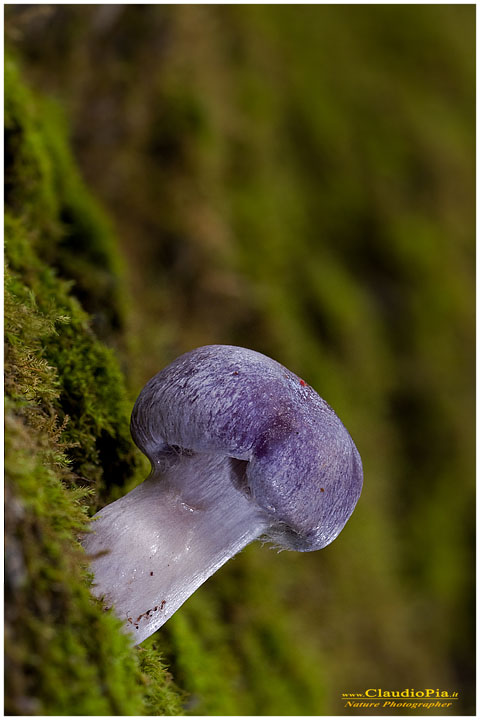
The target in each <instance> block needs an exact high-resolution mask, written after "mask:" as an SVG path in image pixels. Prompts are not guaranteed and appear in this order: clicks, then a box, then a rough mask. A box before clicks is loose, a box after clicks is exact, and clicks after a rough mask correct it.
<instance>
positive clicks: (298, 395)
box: [131, 345, 363, 551]
mask: <svg viewBox="0 0 480 720" xmlns="http://www.w3.org/2000/svg"><path fill="white" fill-rule="evenodd" d="M131 430H132V436H133V439H134V441H135V443H136V444H137V445H138V447H139V448H140V449H141V450H142V452H144V453H145V455H147V457H148V458H149V459H150V461H151V463H152V467H153V468H154V469H155V468H157V467H158V468H160V469H161V470H165V469H167V468H168V467H169V466H171V464H172V463H175V462H177V461H178V457H179V455H182V454H195V453H210V454H214V455H221V456H223V457H228V458H231V462H232V468H233V469H234V473H233V476H234V477H235V478H236V482H237V487H238V488H239V489H241V490H242V491H243V493H244V494H245V495H246V496H248V497H249V498H250V499H251V502H252V503H256V505H257V506H258V507H259V508H260V510H261V512H262V513H264V514H265V517H266V518H268V523H269V527H270V528H271V530H270V531H269V533H268V535H269V536H270V537H271V538H272V539H274V540H275V541H276V542H277V543H278V544H280V545H282V546H284V547H287V548H290V549H294V550H300V551H308V550H318V549H320V548H322V547H325V545H328V543H330V542H332V540H334V539H335V538H336V537H337V535H338V534H339V532H340V531H341V530H342V528H343V527H344V525H345V523H346V522H347V520H348V518H349V517H350V515H351V514H352V512H353V510H354V508H355V505H356V503H357V501H358V499H359V497H360V493H361V490H362V482H363V473H362V462H361V459H360V455H359V453H358V451H357V449H356V447H355V445H354V443H353V440H352V438H351V437H350V435H349V433H348V431H347V430H346V428H345V427H344V425H343V424H342V422H341V421H340V420H339V418H338V417H337V415H336V414H335V413H334V411H333V410H332V408H331V407H330V406H329V405H328V404H327V403H326V402H325V401H324V400H323V399H322V398H321V397H320V396H319V395H318V394H317V393H316V392H315V390H313V388H311V387H310V386H309V385H307V384H306V383H305V382H304V381H303V380H301V379H300V378H299V377H298V376H297V375H295V374H294V373H292V372H290V371H289V370H287V369H286V368H285V367H283V366H282V365H280V363H278V362H276V361H275V360H272V359H271V358H269V357H266V356H265V355H262V354H261V353H258V352H255V351H253V350H247V349H245V348H241V347H233V346H229V345H210V346H205V347H200V348H197V349H196V350H192V351H191V352H188V353H185V354H184V355H181V356H180V357H179V358H177V359H176V360H174V361H173V362H172V363H171V364H170V365H168V366H167V367H166V368H164V369H163V370H161V371H160V372H159V373H157V375H155V376H154V377H153V378H152V379H151V380H150V381H149V382H148V383H147V384H146V385H145V387H144V389H143V390H142V392H141V393H140V396H139V397H138V400H137V402H136V404H135V407H134V409H133V413H132V421H131Z"/></svg>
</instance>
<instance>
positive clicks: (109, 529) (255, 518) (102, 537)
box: [83, 454, 270, 644]
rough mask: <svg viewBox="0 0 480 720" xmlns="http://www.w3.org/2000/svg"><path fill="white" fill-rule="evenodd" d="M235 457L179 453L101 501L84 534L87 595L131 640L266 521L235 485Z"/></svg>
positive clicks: (161, 619)
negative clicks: (90, 575)
mask: <svg viewBox="0 0 480 720" xmlns="http://www.w3.org/2000/svg"><path fill="white" fill-rule="evenodd" d="M238 479H239V475H238V461H235V460H232V458H229V457H220V456H214V455H210V454H195V455H191V456H190V455H188V456H185V455H181V456H179V458H178V459H177V460H176V462H175V464H174V465H173V466H171V467H170V468H169V469H167V470H166V471H165V472H161V471H160V470H156V471H154V472H153V473H152V475H151V476H150V477H149V478H148V479H147V480H146V481H145V482H143V483H142V484H141V485H139V486H138V487H136V488H135V489H134V490H132V491H131V492H129V493H128V494H127V495H125V496H124V497H123V498H120V499H119V500H116V501H115V502H113V503H111V504H110V505H107V506H106V507H105V508H103V510H101V511H100V512H99V513H97V515H95V517H94V518H93V522H92V532H91V533H89V534H88V535H86V536H85V538H84V539H83V546H84V548H85V550H86V552H87V554H88V555H89V556H90V559H91V566H92V570H93V572H94V576H95V579H94V585H93V592H94V594H95V595H97V596H98V597H103V599H104V602H105V605H106V607H110V606H112V605H113V606H114V608H115V611H116V613H117V615H118V616H119V617H120V618H121V619H123V620H124V621H125V624H126V628H127V629H128V630H129V631H131V632H132V633H133V636H134V642H135V644H138V643H140V642H142V640H144V639H145V638H147V637H148V636H149V635H151V634H152V633H153V632H155V630H157V629H158V628H159V627H160V626H161V625H163V623H165V622H166V621H167V620H168V618H169V617H170V616H171V615H173V613H174V612H175V611H176V610H178V608H179V607H180V606H181V605H182V604H183V603H184V602H185V601H186V600H187V599H188V598H189V597H190V595H191V594H192V593H193V592H194V591H195V590H196V589H197V588H198V587H199V586H200V585H201V584H202V583H203V582H205V580H207V578H209V577H210V575H213V573H214V572H215V571H216V570H218V568H220V567H221V566H222V565H223V564H224V563H226V562H227V560H229V559H230V558H231V557H233V556H234V555H235V554H236V553H238V552H239V551H240V550H242V548H244V547H245V546H246V545H248V543H250V542H251V541H252V540H255V539H256V538H258V537H259V536H260V535H262V534H263V533H264V532H265V531H266V530H267V529H268V527H269V524H270V523H269V522H268V520H267V519H266V517H265V515H264V514H263V513H262V511H261V510H259V508H258V507H257V506H256V505H255V503H253V502H252V501H251V500H250V499H249V498H248V497H247V496H246V495H245V493H244V492H242V491H241V489H238Z"/></svg>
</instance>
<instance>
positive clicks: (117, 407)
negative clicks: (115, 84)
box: [5, 60, 181, 715]
mask: <svg viewBox="0 0 480 720" xmlns="http://www.w3.org/2000/svg"><path fill="white" fill-rule="evenodd" d="M6 71H7V81H6V99H7V102H6V108H7V111H6V124H7V140H6V152H7V155H8V195H7V203H6V207H7V214H6V220H5V241H6V253H5V255H6V261H7V267H6V270H5V341H6V342H5V389H6V413H5V417H6V446H5V449H6V457H5V474H6V570H5V581H6V591H5V600H6V610H5V619H6V629H5V652H6V664H5V667H6V679H5V691H6V692H5V700H6V703H5V709H6V712H7V713H8V714H21V715H23V714H27V715H29V714H40V715H45V714H47V715H70V714H72V713H73V712H74V713H75V714H80V715H110V714H114V715H136V714H143V713H145V714H149V713H150V714H157V715H158V714H176V713H179V712H180V709H181V696H180V694H179V693H178V692H177V691H176V690H175V688H174V686H173V684H172V682H171V679H170V676H169V675H168V674H167V672H166V671H165V668H164V665H163V664H162V662H161V654H160V652H159V651H154V650H150V651H149V652H148V653H147V652H146V651H145V652H137V651H136V650H134V649H133V648H132V647H131V645H130V641H129V639H128V638H127V636H125V635H124V634H123V633H122V631H121V625H122V624H121V622H120V621H119V620H118V619H116V618H115V617H114V616H113V615H112V614H111V613H108V612H104V611H103V608H102V607H101V605H100V603H98V602H96V601H95V600H94V599H93V598H92V596H91V594H90V591H89V582H90V575H89V571H88V563H87V559H86V557H85V554H84V552H83V550H82V548H81V546H80V544H79V537H80V533H81V532H82V531H85V530H86V527H87V525H86V523H87V519H88V514H89V512H88V508H89V506H91V505H93V506H96V505H98V503H99V502H100V503H101V502H102V501H103V499H104V498H105V497H107V496H108V495H109V494H111V493H112V487H113V486H115V485H119V486H123V485H125V484H126V483H132V482H135V478H136V477H137V475H136V473H137V471H138V468H139V464H138V460H137V456H136V454H135V451H134V448H133V444H132V442H131V439H130V437H129V431H128V427H129V406H130V402H129V398H128V393H127V389H126V385H125V378H124V376H123V374H122V372H121V370H120V367H119V362H118V360H117V358H116V356H115V354H114V352H113V350H112V349H110V348H108V347H107V346H106V345H105V344H104V343H103V342H102V341H101V340H100V339H99V338H98V336H97V335H96V334H95V332H94V330H93V329H92V318H91V316H90V315H89V314H87V312H86V311H85V310H84V308H82V306H81V305H80V302H79V299H78V296H79V293H78V292H76V293H75V295H76V296H75V295H74V294H73V289H74V288H75V287H76V286H75V285H74V282H75V279H74V278H73V275H74V273H73V272H72V273H70V272H69V267H70V266H69V264H68V263H67V262H64V259H65V258H68V257H69V258H70V259H71V262H72V263H73V259H74V257H75V253H76V252H78V254H79V257H80V259H81V261H82V262H85V263H87V264H88V266H89V268H91V271H92V272H91V274H90V275H91V276H92V277H93V278H94V284H93V285H92V286H91V287H90V286H88V285H87V284H84V285H83V289H82V292H86V293H88V294H89V296H90V297H92V296H93V295H94V294H95V292H96V293H97V294H96V297H95V299H94V300H93V302H100V301H102V302H106V298H107V295H108V293H109V292H110V290H108V292H107V289H108V288H109V287H111V286H110V285H108V283H107V284H105V285H103V286H101V284H100V285H97V286H96V288H95V291H94V290H93V288H94V286H95V283H96V280H95V278H96V279H98V278H99V277H101V276H102V273H103V274H105V275H106V276H110V275H111V274H112V273H113V269H114V268H115V267H116V266H117V261H116V259H115V253H114V246H113V243H112V237H111V236H110V235H109V234H108V232H109V231H108V232H107V231H106V229H105V225H104V224H103V221H102V215H101V213H99V211H98V208H97V206H96V204H95V202H94V201H93V200H91V199H90V197H89V194H88V192H87V190H86V189H85V187H84V186H83V184H82V183H81V180H80V177H79V174H78V172H77V171H76V169H75V168H74V166H73V162H72V159H71V156H70V155H69V151H68V149H67V147H68V146H67V140H66V136H65V132H64V129H63V127H62V125H61V124H55V125H53V124H52V117H53V116H52V114H51V113H47V114H46V115H45V114H44V113H43V109H42V108H43V107H44V106H43V105H42V103H40V102H37V101H36V99H35V98H34V96H33V95H32V94H31V93H29V92H28V90H27V89H26V88H25V86H24V85H23V84H22V82H21V79H20V77H19V74H18V72H17V70H16V68H15V66H14V64H13V63H12V61H10V60H9V61H7V66H6ZM46 122H47V123H48V124H49V127H48V132H47V131H46V130H45V123H46ZM52 137H54V138H55V142H54V143H53V142H52ZM54 146H55V147H54ZM62 157H63V158H64V161H63V162H61V161H60V158H62ZM67 217H68V223H67V222H66V218H67ZM72 238H76V240H75V242H73V240H72ZM78 244H81V248H79V247H78ZM57 260H58V263H57V262H56V261H57ZM72 267H73V266H72ZM81 267H82V271H83V270H84V266H81ZM67 278H68V279H67ZM77 289H78V287H77ZM112 298H113V296H110V300H112V302H113V299H112ZM113 329H115V330H118V326H117V327H115V328H114V326H113V325H112V324H110V330H109V333H107V334H110V335H111V332H112V331H113ZM137 481H138V477H137Z"/></svg>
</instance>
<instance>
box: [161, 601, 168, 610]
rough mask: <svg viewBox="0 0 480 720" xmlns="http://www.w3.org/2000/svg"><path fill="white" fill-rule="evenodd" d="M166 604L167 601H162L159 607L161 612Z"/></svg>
mask: <svg viewBox="0 0 480 720" xmlns="http://www.w3.org/2000/svg"><path fill="white" fill-rule="evenodd" d="M166 604H167V601H166V600H162V604H161V605H160V610H163V608H164V607H165V605H166Z"/></svg>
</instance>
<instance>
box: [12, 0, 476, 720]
mask: <svg viewBox="0 0 480 720" xmlns="http://www.w3.org/2000/svg"><path fill="white" fill-rule="evenodd" d="M5 12H6V44H7V48H8V52H9V55H8V56H7V62H6V91H5V92H6V129H7V135H6V152H5V158H6V210H7V225H6V247H7V250H6V258H7V263H8V267H9V273H10V274H7V294H6V300H7V302H6V315H7V321H6V327H7V355H6V378H7V437H10V438H11V440H10V444H11V446H12V447H11V452H12V455H11V458H12V459H11V461H10V465H9V462H8V457H9V456H8V447H9V446H8V447H7V496H6V497H7V595H6V600H7V611H6V620H7V630H6V641H7V661H8V667H7V671H8V672H7V685H6V698H7V710H8V711H9V712H10V713H12V714H55V713H58V714H119V715H122V714H127V715H128V714H137V713H138V714H140V713H151V714H179V713H191V714H197V715H202V714H206V715H218V714H227V715H235V714H239V715H251V714H258V715H275V714H279V715H323V714H340V715H341V714H362V712H365V713H366V714H370V713H369V711H368V710H367V711H362V710H359V709H354V710H351V709H346V708H345V707H344V703H343V702H342V701H341V700H340V695H341V693H343V692H362V691H364V690H365V689H367V688H382V689H384V690H403V689H404V688H414V689H423V688H435V689H436V688H440V689H445V690H449V691H452V692H454V691H455V692H458V693H459V700H458V701H456V704H454V706H453V708H451V709H447V710H435V711H433V714H474V713H475V707H474V680H475V668H474V660H475V655H474V583H475V565H474V536H475V528H474V522H475V517H474V491H475V487H474V437H475V432H474V430H475V415H474V410H475V405H474V299H475V294H474V281H475V274H474V266H475V6H473V5H470V6H466V5H464V6H462V5H430V6H428V5H427V6H425V5H424V6H421V5H409V6H401V5H397V6H392V5H373V6H367V5H365V6H351V5H345V6H341V5H337V6H333V5H330V6H329V5H316V6H315V5H313V6H311V5H310V6H306V5H304V6H293V5H283V6H280V5H279V6H275V5H265V6H262V5H250V6H241V5H238V6H207V5H186V6H181V5H144V6H141V5H139V6H134V5H90V6H80V5H78V6H75V5H70V6H61V5H57V6H47V5H44V6H42V5H35V6H34V5H30V6H29V5H26V6H20V5H17V6H15V5H10V6H6V8H5ZM19 68H21V73H20V72H19ZM67 138H69V140H68V141H67ZM69 143H70V145H69ZM94 198H95V199H94ZM99 203H101V205H102V208H100V206H99ZM9 278H10V279H9ZM8 283H10V284H8ZM9 308H10V310H11V312H10V310H9ZM9 312H10V315H9ZM62 317H68V318H70V319H69V320H61V318H62ZM19 318H20V319H19ZM22 318H23V319H22ZM59 318H60V320H59ZM62 323H63V324H62ZM210 343H226V344H235V345H244V346H246V347H250V348H253V349H255V350H259V351H261V352H264V353H266V354H268V355H271V356H272V357H274V358H275V359H277V360H278V361H280V362H281V363H283V364H284V365H286V366H287V367H289V368H290V369H291V370H293V371H295V372H296V373H298V374H299V375H300V376H301V377H304V378H305V379H306V380H307V381H308V383H310V384H311V385H312V386H313V387H315V389H316V390H317V391H318V392H319V393H320V394H321V395H322V396H323V397H324V398H325V399H326V400H327V401H328V402H329V403H330V404H331V405H332V406H333V407H334V408H335V410H336V411H337V413H338V414H339V416H340V417H341V418H342V420H343V421H344V423H345V424H346V426H347V428H348V429H349V431H350V432H351V434H352V436H353V438H354V440H355V443H356V445H357V447H358V449H359V451H360V453H361V455H362V459H363V465H364V476H365V484H364V490H363V494H362V497H361V499H360V501H359V504H358V506H357V509H356V511H355V513H354V515H353V516H352V518H351V520H350V521H349V523H348V524H347V526H346V528H345V530H344V531H343V532H342V534H341V535H340V536H339V538H338V539H337V540H336V541H335V542H334V543H333V544H332V545H331V546H329V547H327V548H326V549H324V550H323V551H321V552H317V553H305V554H300V553H288V552H285V553H280V554H277V553H276V552H273V551H272V550H270V549H268V547H264V546H262V545H260V544H259V543H257V544H255V545H253V546H250V547H249V548H247V550H246V551H244V552H243V553H242V554H241V555H240V556H238V557H237V558H235V559H234V560H233V561H231V562H230V563H228V564H227V565H226V566H225V567H224V568H223V569H221V570H220V571H219V572H217V574H216V575H215V576H214V577H213V578H211V579H210V580H209V581H208V582H207V583H206V585H204V586H203V587H202V588H201V589H199V590H198V591H197V593H196V594H195V595H194V596H193V597H192V598H191V599H190V600H189V601H188V602H187V603H186V604H185V606H184V607H183V608H182V609H181V610H180V611H179V612H178V613H177V614H176V615H175V616H174V617H173V618H172V620H171V621H169V622H168V623H167V624H166V625H165V627H164V628H162V629H161V630H160V631H159V632H158V633H157V634H156V635H155V636H153V637H152V638H150V639H149V640H148V641H146V642H145V643H144V647H141V648H140V649H138V650H137V651H133V650H131V649H129V648H128V647H127V646H126V645H125V644H124V643H123V640H122V637H121V635H120V633H119V631H118V626H117V625H116V624H115V620H114V619H113V618H108V617H107V616H105V617H102V615H101V612H100V609H99V608H98V607H96V606H94V605H93V604H92V603H90V600H89V598H88V593H87V592H86V591H85V592H84V587H83V586H82V583H83V585H84V586H85V587H86V585H85V577H84V576H82V577H81V578H80V577H79V576H78V570H77V565H78V564H79V563H80V564H81V562H82V561H81V560H79V558H80V551H79V550H78V547H75V538H76V535H75V533H76V532H78V528H79V527H80V526H81V523H82V522H84V517H85V512H86V508H88V512H93V511H94V510H96V509H98V508H99V507H101V506H102V505H103V504H105V502H107V501H108V500H111V499H113V498H114V497H118V495H119V494H122V493H123V492H125V490H126V489H127V488H130V487H131V486H132V485H133V484H134V483H136V482H138V481H139V480H141V479H142V478H143V477H144V476H145V475H146V472H147V469H146V467H145V464H144V463H143V461H142V459H141V458H140V456H139V453H137V452H136V450H135V449H134V447H133V444H132V443H131V441H130V439H129V437H128V413H129V411H130V409H131V407H132V404H133V401H134V400H135V397H136V395H137V394H138V392H139V391H140V389H141V387H142V386H143V384H144V383H145V381H146V380H147V379H148V378H149V377H151V376H152V375H153V374H154V373H156V372H157V371H158V370H159V369H160V368H162V367H163V366H164V365H166V364H167V363H168V362H170V361H171V360H172V359H173V358H174V357H176V356H177V355H178V354H180V353H181V352H183V351H185V350H188V349H191V348H193V347H196V346H199V345H205V344H210ZM49 373H50V374H49ZM32 388H33V390H32ZM102 393H103V395H102ZM117 395H118V397H117ZM8 398H9V399H8ZM9 403H10V404H9ZM109 403H110V404H109ZM66 416H68V418H66ZM9 423H10V424H9ZM48 423H50V425H49V424H48ZM25 428H27V429H28V432H26V430H25ZM27 434H28V439H27ZM45 448H47V450H48V453H49V454H48V453H47V450H45ZM45 453H47V455H48V457H47V455H46V454H45ZM32 457H35V458H37V460H38V462H37V463H36V465H35V467H34V463H33V460H32ZM45 457H47V460H45ZM19 458H20V459H19ZM46 465H48V468H49V469H48V470H45V469H43V470H42V469H41V468H42V467H43V468H45V466H46ZM9 468H10V472H9ZM35 473H36V474H35ZM42 473H43V474H42ZM34 476H35V478H36V480H35V484H33V485H32V480H31V478H32V477H34ZM47 476H48V477H47ZM42 483H43V485H42ZM56 483H59V484H56ZM60 486H61V487H62V490H60V489H59V488H60ZM38 487H41V488H43V489H42V490H41V492H40V496H39V498H38V497H37V499H36V500H35V502H32V500H31V499H32V495H33V494H35V496H36V494H37V492H38V490H37V489H35V488H38ZM53 488H54V489H55V490H54V489H53ZM54 492H55V495H54ZM62 493H64V494H62ZM65 493H66V495H65ZM82 493H83V494H82ZM54 497H55V498H57V499H55V503H57V506H56V507H58V502H59V501H58V497H62V498H64V499H63V500H62V501H61V502H62V503H67V504H68V503H70V504H71V505H68V507H73V506H75V508H76V512H77V513H78V518H77V519H76V520H75V522H73V521H71V520H68V523H67V521H66V520H65V517H66V514H67V513H66V512H65V515H61V513H60V514H59V515H58V517H57V516H55V517H54V516H53V512H54V511H53V510H52V498H54ZM42 498H44V500H42ZM42 503H43V504H42ZM60 505H61V503H60ZM61 507H63V505H61ZM65 507H67V505H65ZM55 512H57V511H56V510H55ZM69 512H70V511H69ZM51 513H52V514H51ZM82 513H83V514H82ZM25 518H27V519H25ZM67 525H68V527H67ZM26 527H28V528H29V531H28V533H27V532H26V530H25V528H26ZM39 537H40V539H41V541H39V540H38V538H39ZM9 538H10V539H9ZM35 548H40V550H41V551H40V550H38V551H37V550H36V549H35ZM62 548H63V549H62ZM65 548H71V552H72V560H71V562H70V561H66V563H65V567H63V566H62V570H61V572H60V574H58V575H56V576H55V577H54V578H53V579H52V577H51V575H50V574H49V573H51V567H52V565H55V563H56V562H57V561H56V560H54V559H53V558H55V557H56V555H55V553H58V554H59V555H64V554H65V552H66V550H65ZM60 549H62V550H60ZM68 552H70V550H69V551H68ZM67 555H68V553H67ZM68 557H69V556H68ZM73 558H75V559H73ZM12 568H13V569H12ZM19 568H20V570H19ZM83 572H84V571H83ZM52 583H53V584H52ZM76 583H78V585H77V584H76ZM73 587H74V588H77V590H75V592H73V591H72V590H71V588H73ZM52 588H53V590H52ZM59 597H60V598H63V599H62V601H61V602H60V601H59ZM65 598H68V599H67V600H66V599H65ZM12 608H15V609H12ZM109 623H110V624H109ZM87 627H88V630H87ZM72 628H74V629H73V630H72ZM92 628H93V630H92ZM99 628H100V630H99ZM42 633H43V635H42ZM99 638H100V639H99ZM49 643H50V647H47V646H48V644H49ZM122 643H123V644H122ZM52 648H54V650H55V651H53V649H52ZM67 658H68V660H67ZM165 668H167V669H168V672H167V669H165ZM132 678H133V679H132ZM123 683H125V684H123ZM128 683H131V686H130V685H129V684H128ZM59 684H60V685H61V686H62V692H61V693H60V694H59V692H58V685H59ZM120 686H122V688H123V689H122V690H120V689H119V688H120ZM376 712H379V714H392V711H391V710H388V709H386V710H379V711H376ZM398 712H399V713H400V714H407V713H408V712H409V711H408V710H405V709H403V710H399V711H398ZM414 714H418V711H416V712H415V713H414ZM422 714H428V712H426V711H422Z"/></svg>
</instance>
